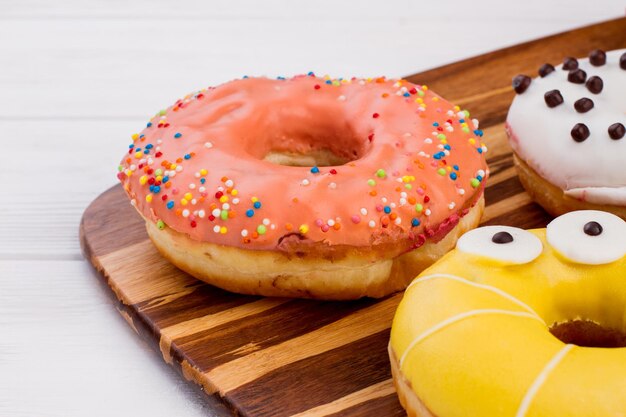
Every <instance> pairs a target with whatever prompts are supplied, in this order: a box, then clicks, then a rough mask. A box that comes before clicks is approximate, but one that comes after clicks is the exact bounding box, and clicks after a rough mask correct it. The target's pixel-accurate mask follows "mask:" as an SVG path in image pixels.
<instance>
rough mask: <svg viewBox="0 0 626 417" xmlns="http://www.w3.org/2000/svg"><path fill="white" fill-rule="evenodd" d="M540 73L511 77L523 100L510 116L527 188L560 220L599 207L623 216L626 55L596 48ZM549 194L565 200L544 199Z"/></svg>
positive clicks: (511, 136)
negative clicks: (581, 56) (571, 212)
mask: <svg viewBox="0 0 626 417" xmlns="http://www.w3.org/2000/svg"><path fill="white" fill-rule="evenodd" d="M539 73H540V77H538V78H535V79H532V80H531V78H530V77H527V76H524V75H518V76H517V77H515V78H514V79H513V87H514V88H515V91H516V92H517V93H518V94H517V96H516V97H515V99H514V100H513V103H512V105H511V108H510V110H509V114H508V117H507V132H508V133H509V139H510V142H511V146H512V147H513V150H514V151H515V154H516V157H517V159H518V161H517V162H518V168H520V171H521V172H520V176H522V177H523V178H522V183H523V184H524V186H525V187H526V188H527V189H528V188H535V189H534V190H533V191H534V192H531V191H529V192H530V193H531V195H533V197H535V198H536V200H538V202H539V203H540V204H541V205H543V206H544V207H545V208H546V209H547V210H548V211H549V212H551V213H553V214H555V215H559V214H562V213H563V212H566V211H572V210H576V209H582V208H596V209H603V210H609V211H612V212H614V213H616V214H618V215H621V216H622V217H623V216H624V215H623V212H624V211H626V169H625V167H626V135H625V128H624V126H626V49H622V50H615V51H610V52H606V53H605V52H603V51H600V50H595V51H592V52H591V53H590V54H589V58H585V59H580V60H576V59H575V58H566V59H565V60H564V63H563V64H562V65H560V66H558V67H556V68H554V67H553V66H551V65H550V64H545V65H544V66H542V67H541V68H540V70H539ZM522 174H527V175H525V176H524V175H522ZM533 174H535V175H536V176H538V177H539V178H532V177H533ZM529 177H531V178H529ZM533 180H535V181H534V182H533ZM537 180H545V182H547V183H548V184H543V183H542V182H541V181H537ZM550 186H551V187H550ZM552 189H555V190H557V191H560V192H561V195H552V196H549V197H546V196H542V194H549V191H550V190H552ZM552 200H554V201H552ZM575 202H580V203H581V204H578V205H577V204H575ZM559 204H560V206H559ZM546 206H547V207H546ZM611 208H615V209H611Z"/></svg>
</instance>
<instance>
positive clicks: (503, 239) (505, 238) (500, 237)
mask: <svg viewBox="0 0 626 417" xmlns="http://www.w3.org/2000/svg"><path fill="white" fill-rule="evenodd" d="M491 241H492V242H493V243H497V244H498V245H502V244H505V243H511V242H513V236H511V234H510V233H509V232H498V233H496V234H495V235H493V237H492V238H491Z"/></svg>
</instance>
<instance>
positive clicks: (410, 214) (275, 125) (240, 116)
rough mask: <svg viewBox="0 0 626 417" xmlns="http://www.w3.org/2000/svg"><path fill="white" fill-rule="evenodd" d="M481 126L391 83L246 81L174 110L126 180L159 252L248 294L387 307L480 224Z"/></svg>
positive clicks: (140, 141) (126, 161)
mask: <svg viewBox="0 0 626 417" xmlns="http://www.w3.org/2000/svg"><path fill="white" fill-rule="evenodd" d="M482 134H483V133H482V131H481V130H480V129H479V128H478V121H477V120H475V119H472V118H470V114H469V112H468V111H466V110H462V109H461V108H459V107H458V106H453V105H452V104H450V103H448V102H447V101H445V100H444V99H442V98H441V97H439V96H438V95H437V94H435V93H433V92H432V91H431V90H429V89H428V87H427V86H424V85H415V84H412V83H410V82H408V81H405V80H392V79H387V78H384V77H380V78H371V79H360V78H348V79H342V78H339V79H333V78H330V77H328V76H325V77H319V76H316V75H315V74H313V73H309V74H305V75H298V76H295V77H292V78H284V77H279V78H278V79H269V78H264V77H243V78H242V79H237V80H233V81H230V82H227V83H225V84H222V85H220V86H217V87H209V88H206V89H202V90H200V91H198V92H195V93H193V94H190V95H188V96H186V97H184V98H182V99H179V100H178V101H176V103H174V105H172V106H170V107H168V108H167V109H164V110H162V111H160V112H158V113H157V114H156V115H155V116H154V117H152V119H150V121H149V122H148V124H147V126H146V127H145V129H144V130H143V131H142V132H141V133H137V134H134V135H132V142H131V143H130V145H129V147H128V150H127V151H126V154H125V156H124V158H123V159H122V161H121V164H120V166H119V172H118V178H119V180H120V181H121V183H122V184H123V186H124V189H125V190H126V192H127V194H128V196H129V198H130V200H131V204H132V205H133V206H134V207H135V208H136V209H137V211H138V212H139V214H140V215H141V216H143V218H144V219H145V221H146V227H147V231H148V235H149V236H150V238H151V240H152V242H153V243H154V245H155V246H156V248H157V249H158V250H159V252H161V254H163V256H164V257H166V258H167V259H169V260H170V261H171V262H172V263H174V264H175V265H176V266H178V267H179V268H180V269H182V270H184V271H186V272H188V273H189V274H191V275H193V276H195V277H197V278H199V279H201V280H203V281H206V282H208V283H210V284H212V285H215V286H217V287H220V288H223V289H226V290H229V291H233V292H238V293H244V294H258V295H264V296H284V297H301V298H317V299H338V300H342V299H357V298H361V297H383V296H385V295H387V294H390V293H392V292H395V291H399V290H402V289H404V288H405V287H406V286H407V285H408V283H409V282H410V281H411V280H412V279H413V278H414V277H415V276H416V275H417V274H418V273H419V272H420V271H422V270H423V269H424V268H426V267H428V266H429V265H430V264H432V263H433V262H434V261H436V260H437V259H438V258H439V257H441V256H442V255H443V254H445V253H446V252H447V251H448V250H450V249H452V248H453V247H454V245H455V244H456V240H457V238H458V237H459V236H461V235H462V234H463V233H464V232H465V231H467V230H469V229H471V228H474V227H476V226H477V224H478V222H479V220H480V216H481V213H482V210H483V207H484V200H483V191H484V187H485V182H486V180H487V177H488V174H489V171H488V168H487V164H486V161H485V153H486V152H487V147H486V146H485V144H484V143H483V142H482Z"/></svg>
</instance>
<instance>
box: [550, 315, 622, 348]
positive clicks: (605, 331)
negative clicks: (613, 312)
mask: <svg viewBox="0 0 626 417" xmlns="http://www.w3.org/2000/svg"><path fill="white" fill-rule="evenodd" d="M550 333H552V335H554V337H556V338H557V339H559V340H560V341H562V342H563V343H568V344H572V345H577V346H582V347H598V348H621V347H626V333H624V332H623V331H621V330H618V329H611V328H608V327H604V326H602V325H600V324H598V323H596V322H594V321H591V320H570V321H566V322H562V323H555V324H553V325H552V327H550Z"/></svg>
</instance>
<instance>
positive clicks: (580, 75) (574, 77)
mask: <svg viewBox="0 0 626 417" xmlns="http://www.w3.org/2000/svg"><path fill="white" fill-rule="evenodd" d="M586 79H587V73H586V72H585V71H583V70H581V69H575V70H572V71H570V72H569V74H567V81H569V82H570V83H574V84H583V83H584V82H585V80H586Z"/></svg>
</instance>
